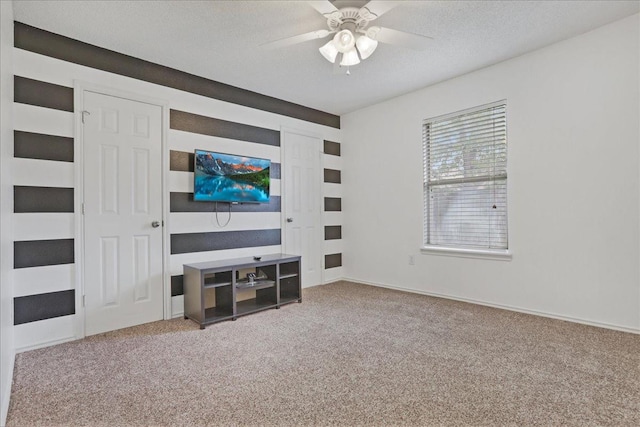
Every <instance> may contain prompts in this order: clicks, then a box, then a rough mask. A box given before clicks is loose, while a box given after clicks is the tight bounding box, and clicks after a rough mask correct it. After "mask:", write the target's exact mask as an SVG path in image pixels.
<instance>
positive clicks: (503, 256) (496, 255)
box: [420, 100, 512, 261]
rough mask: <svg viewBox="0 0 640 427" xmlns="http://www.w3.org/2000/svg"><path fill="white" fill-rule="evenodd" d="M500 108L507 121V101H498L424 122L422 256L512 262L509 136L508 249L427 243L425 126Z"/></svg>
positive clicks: (507, 184)
mask: <svg viewBox="0 0 640 427" xmlns="http://www.w3.org/2000/svg"><path fill="white" fill-rule="evenodd" d="M498 106H504V108H505V112H504V116H505V120H506V119H507V101H506V100H500V101H496V102H492V103H489V104H483V105H479V106H476V107H472V108H467V109H465V110H461V111H456V112H453V113H448V114H444V115H440V116H435V117H432V118H428V119H425V120H423V122H422V135H423V138H422V155H423V176H422V179H423V189H422V193H423V199H424V200H423V207H422V215H423V221H422V223H423V230H422V246H421V247H420V252H421V253H422V254H428V255H444V256H456V257H463V258H478V259H489V260H502V261H510V260H511V259H512V252H511V239H510V236H511V234H510V233H509V221H508V216H509V197H508V192H509V180H508V177H509V172H508V170H509V162H508V135H507V144H506V145H505V150H507V160H505V162H506V165H505V170H506V177H505V178H504V179H505V182H506V196H507V206H506V215H507V223H506V232H507V248H506V249H497V248H472V247H466V246H461V245H458V246H444V245H435V244H428V243H427V234H428V226H429V225H428V224H429V216H430V210H429V209H430V208H429V196H428V193H427V191H428V174H429V172H430V171H429V170H428V166H427V164H428V159H427V156H428V154H427V148H428V147H427V140H426V138H425V136H424V129H425V126H426V125H427V124H430V123H433V122H437V121H443V120H448V119H451V118H454V117H459V116H463V115H467V114H470V113H474V112H479V111H482V110H487V109H490V108H494V107H498ZM505 131H506V132H507V133H508V129H506V127H505Z"/></svg>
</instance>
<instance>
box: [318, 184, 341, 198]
mask: <svg viewBox="0 0 640 427" xmlns="http://www.w3.org/2000/svg"><path fill="white" fill-rule="evenodd" d="M322 194H323V195H324V197H342V185H341V184H334V183H330V182H325V183H323V184H322Z"/></svg>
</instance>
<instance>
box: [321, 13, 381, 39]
mask: <svg viewBox="0 0 640 427" xmlns="http://www.w3.org/2000/svg"><path fill="white" fill-rule="evenodd" d="M375 17H376V16H375V15H373V14H372V13H371V12H369V10H368V9H367V8H366V7H363V8H361V9H358V8H356V7H343V8H342V9H340V10H336V11H335V12H333V13H331V14H330V15H329V16H328V17H327V25H328V26H329V29H330V30H331V31H341V30H345V29H346V30H349V31H351V32H352V33H353V34H355V33H356V32H364V29H365V28H366V27H367V25H368V24H369V21H370V20H372V19H374V18H375Z"/></svg>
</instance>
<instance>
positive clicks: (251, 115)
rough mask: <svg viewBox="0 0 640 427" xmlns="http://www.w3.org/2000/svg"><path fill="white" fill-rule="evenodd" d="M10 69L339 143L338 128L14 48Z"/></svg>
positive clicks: (32, 77)
mask: <svg viewBox="0 0 640 427" xmlns="http://www.w3.org/2000/svg"><path fill="white" fill-rule="evenodd" d="M13 69H14V73H15V74H17V75H20V76H24V77H27V78H31V79H36V80H42V81H47V82H50V83H54V84H58V85H62V86H67V87H73V85H74V80H82V81H86V82H95V83H98V84H100V85H102V86H107V87H112V88H117V89H119V90H122V91H127V92H131V93H139V94H144V95H146V96H150V97H155V98H160V99H164V100H167V101H169V100H170V106H171V108H173V109H177V110H182V111H187V112H190V113H195V114H200V115H204V116H210V117H215V118H218V119H222V120H227V121H232V122H239V123H246V124H249V125H251V126H258V127H263V128H267V129H273V130H280V129H281V127H282V126H286V127H291V128H297V129H304V130H307V131H309V132H314V133H317V134H318V135H321V137H322V138H323V139H327V140H330V141H340V139H341V138H342V131H341V130H340V129H336V128H332V127H329V126H323V125H320V124H316V123H311V122H306V121H304V120H299V119H295V118H293V117H287V116H281V115H279V114H275V113H270V112H267V111H262V110H258V109H255V108H249V107H245V106H242V105H237V104H232V103H229V102H225V101H220V100H217V99H212V98H208V97H205V96H200V95H195V94H192V93H189V92H184V91H181V90H177V89H172V88H168V87H165V86H161V85H156V84H153V83H148V82H145V81H141V80H136V79H132V78H130V77H125V76H120V75H118V74H113V73H109V72H106V71H102V70H97V69H94V68H91V67H85V66H83V65H78V64H73V63H71V62H66V61H61V60H59V59H55V58H51V57H48V56H45V55H39V54H37V53H33V52H29V51H26V50H22V49H18V48H14V49H13Z"/></svg>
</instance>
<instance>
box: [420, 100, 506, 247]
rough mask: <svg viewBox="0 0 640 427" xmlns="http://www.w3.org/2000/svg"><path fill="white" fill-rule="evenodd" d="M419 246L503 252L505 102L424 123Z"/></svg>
mask: <svg viewBox="0 0 640 427" xmlns="http://www.w3.org/2000/svg"><path fill="white" fill-rule="evenodd" d="M422 135H423V162H424V245H425V249H426V248H429V247H434V246H435V247H443V249H445V248H458V249H462V250H464V249H469V250H470V251H473V250H477V251H481V252H484V251H487V252H489V251H496V252H500V251H501V250H502V251H503V252H506V250H507V249H508V239H507V127H506V103H505V102H504V101H502V102H499V103H495V104H490V105H483V106H481V107H477V108H473V109H470V110H467V111H462V112H458V113H454V114H449V115H446V116H441V117H437V118H435V119H430V120H425V122H424V125H423V134H422Z"/></svg>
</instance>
